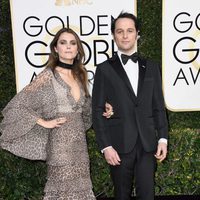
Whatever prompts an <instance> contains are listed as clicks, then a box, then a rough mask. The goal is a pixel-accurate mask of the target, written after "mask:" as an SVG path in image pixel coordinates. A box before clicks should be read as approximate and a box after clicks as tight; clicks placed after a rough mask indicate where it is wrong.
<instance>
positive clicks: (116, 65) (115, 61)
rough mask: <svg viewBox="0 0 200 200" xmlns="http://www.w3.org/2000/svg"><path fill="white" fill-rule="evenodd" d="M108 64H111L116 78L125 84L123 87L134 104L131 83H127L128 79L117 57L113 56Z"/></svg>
mask: <svg viewBox="0 0 200 200" xmlns="http://www.w3.org/2000/svg"><path fill="white" fill-rule="evenodd" d="M109 63H110V64H111V66H112V68H113V69H114V70H115V72H116V73H117V74H118V76H119V77H120V78H121V79H122V81H123V82H124V83H125V86H126V87H127V88H128V91H129V93H130V94H131V97H132V99H133V100H134V101H135V102H136V101H137V99H136V95H135V93H134V91H133V88H132V86H131V83H130V81H129V78H128V76H127V74H126V72H125V70H124V68H123V66H122V64H121V62H120V60H119V57H118V56H117V55H115V56H113V57H112V58H111V59H110V60H109Z"/></svg>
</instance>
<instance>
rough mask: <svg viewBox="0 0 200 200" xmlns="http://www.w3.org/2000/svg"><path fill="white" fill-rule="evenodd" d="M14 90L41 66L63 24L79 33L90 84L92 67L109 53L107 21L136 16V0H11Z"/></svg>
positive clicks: (109, 22) (40, 68) (41, 67)
mask: <svg viewBox="0 0 200 200" xmlns="http://www.w3.org/2000/svg"><path fill="white" fill-rule="evenodd" d="M10 7H11V19H12V32H13V43H14V56H15V71H16V85H17V92H19V91H20V90H21V89H22V88H23V87H24V86H26V85H27V84H29V83H30V82H31V81H32V80H33V79H34V78H35V76H37V74H38V73H39V72H41V71H42V70H43V69H44V66H45V65H46V63H47V60H48V55H49V52H50V50H49V44H50V42H51V40H52V38H53V36H54V35H55V33H56V32H57V31H58V30H59V29H60V28H62V27H69V28H72V29H73V30H74V31H76V33H77V34H78V35H79V36H80V38H81V40H82V43H83V46H84V49H85V53H86V61H85V65H86V68H87V70H88V77H89V81H90V83H91V86H92V82H93V77H94V72H95V67H96V65H97V64H98V63H100V62H103V61H104V60H106V59H107V58H108V57H110V56H112V55H113V53H114V52H115V51H116V50H117V48H116V46H115V45H114V42H113V39H112V35H111V31H110V24H111V20H112V19H113V18H116V17H117V16H118V15H119V13H120V12H122V11H126V12H131V13H133V14H135V15H136V0H123V1H116V0H109V1H108V0H32V1H31V0H29V1H27V0H11V1H10Z"/></svg>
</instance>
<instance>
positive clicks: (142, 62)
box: [137, 58, 146, 97]
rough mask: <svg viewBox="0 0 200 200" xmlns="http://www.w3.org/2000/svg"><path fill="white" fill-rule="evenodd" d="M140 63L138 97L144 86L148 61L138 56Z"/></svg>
mask: <svg viewBox="0 0 200 200" xmlns="http://www.w3.org/2000/svg"><path fill="white" fill-rule="evenodd" d="M138 63H139V80H138V95H137V96H138V97H139V95H140V93H141V91H142V86H143V83H144V77H145V72H146V61H145V60H142V59H140V58H138Z"/></svg>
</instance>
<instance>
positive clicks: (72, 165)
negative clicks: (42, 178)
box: [0, 69, 95, 200]
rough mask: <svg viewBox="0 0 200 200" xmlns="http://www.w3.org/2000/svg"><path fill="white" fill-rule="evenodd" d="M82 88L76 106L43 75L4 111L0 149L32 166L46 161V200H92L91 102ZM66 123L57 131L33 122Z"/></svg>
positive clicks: (53, 76)
mask: <svg viewBox="0 0 200 200" xmlns="http://www.w3.org/2000/svg"><path fill="white" fill-rule="evenodd" d="M79 86H80V88H81V95H80V99H79V100H78V101H76V100H75V99H74V98H73V96H72V95H71V92H70V89H71V88H70V86H69V85H67V84H66V83H65V82H64V81H63V80H62V78H61V77H60V75H59V74H58V73H57V72H55V73H53V72H52V71H51V70H50V69H45V70H44V71H43V72H41V73H40V74H39V75H38V76H37V77H36V79H35V80H34V81H33V82H32V83H31V84H29V85H28V86H26V87H25V88H24V89H23V90H22V91H21V92H19V93H18V94H17V95H16V96H15V97H14V98H13V99H12V100H11V101H10V102H9V103H8V105H7V106H6V107H5V108H4V110H3V111H2V114H3V116H4V118H3V121H2V122H1V124H0V132H1V133H2V135H1V137H0V145H1V148H3V149H5V150H8V151H10V152H11V153H13V154H15V155H17V156H21V157H24V158H27V159H31V160H46V163H47V182H46V185H45V189H44V193H45V195H44V200H95V196H94V194H93V191H92V183H91V180H90V167H89V157H88V151H87V143H86V137H85V131H86V130H87V129H88V128H89V127H90V126H91V98H90V97H88V98H86V97H85V95H84V91H83V88H82V87H81V85H80V84H79ZM57 117H66V118H67V122H66V123H65V124H63V125H62V126H61V127H59V128H54V129H46V128H44V127H42V126H40V125H38V124H37V123H36V122H37V120H38V119H39V118H43V119H46V120H50V119H55V118H57Z"/></svg>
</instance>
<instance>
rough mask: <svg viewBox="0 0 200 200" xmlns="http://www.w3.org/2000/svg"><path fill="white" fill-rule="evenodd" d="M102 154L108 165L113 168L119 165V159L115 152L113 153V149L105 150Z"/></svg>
mask: <svg viewBox="0 0 200 200" xmlns="http://www.w3.org/2000/svg"><path fill="white" fill-rule="evenodd" d="M103 153H104V156H105V159H106V161H107V163H108V164H110V165H113V166H115V165H120V161H121V160H120V158H119V155H118V153H117V151H115V149H114V148H113V147H109V148H107V149H105V150H104V152H103Z"/></svg>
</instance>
